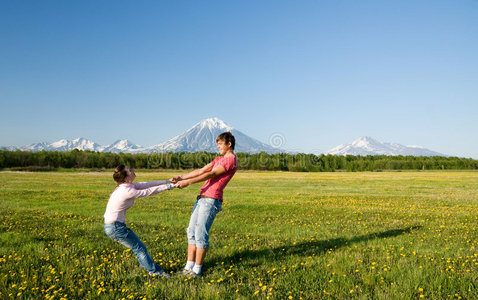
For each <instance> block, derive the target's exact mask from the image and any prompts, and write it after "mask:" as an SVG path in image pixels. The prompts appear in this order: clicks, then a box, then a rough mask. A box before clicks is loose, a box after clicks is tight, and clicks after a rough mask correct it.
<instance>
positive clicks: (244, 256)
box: [206, 226, 422, 267]
mask: <svg viewBox="0 0 478 300" xmlns="http://www.w3.org/2000/svg"><path fill="white" fill-rule="evenodd" d="M421 227H422V226H411V227H407V228H403V229H392V230H387V231H383V232H375V233H370V234H366V235H361V236H357V237H353V238H351V239H346V238H335V239H328V240H318V241H308V242H303V243H297V244H293V245H284V246H280V247H275V248H268V249H262V250H249V249H246V250H242V251H238V252H236V253H234V254H232V255H227V256H223V257H216V258H214V259H212V260H210V261H208V262H206V265H207V266H209V267H212V266H214V265H217V264H221V263H222V262H224V263H226V262H227V263H229V264H238V263H240V264H242V265H248V266H258V265H261V264H262V263H263V261H264V260H268V261H271V260H281V259H284V256H291V255H295V256H313V255H319V254H321V253H324V252H326V251H329V250H336V249H338V248H341V247H344V246H350V245H352V244H356V243H362V242H367V241H370V240H374V239H385V238H391V237H396V236H399V235H402V234H406V233H411V232H412V230H415V229H419V228H421Z"/></svg>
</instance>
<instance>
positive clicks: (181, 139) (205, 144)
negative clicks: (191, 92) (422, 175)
mask: <svg viewBox="0 0 478 300" xmlns="http://www.w3.org/2000/svg"><path fill="white" fill-rule="evenodd" d="M225 131H230V132H231V133H232V134H233V135H234V137H235V138H236V147H235V151H236V152H245V153H259V152H266V153H279V152H287V151H285V150H283V149H280V148H279V147H274V146H276V145H269V144H266V143H263V142H261V141H259V140H257V139H254V138H252V137H249V136H247V135H246V134H244V133H242V132H241V131H239V130H237V129H235V128H233V127H231V126H229V125H227V124H226V123H224V122H223V121H222V120H220V119H218V118H209V119H205V120H202V121H201V122H199V123H197V124H195V125H194V126H193V127H191V128H190V129H188V130H186V131H185V132H184V133H182V134H180V135H178V136H175V137H173V138H172V139H170V140H168V141H166V142H163V143H160V144H157V145H154V146H149V147H143V146H141V145H136V144H134V143H132V142H131V141H129V140H125V139H123V140H117V141H116V142H114V143H112V144H110V145H106V146H102V145H99V144H97V143H95V142H93V141H91V140H88V139H85V138H76V139H74V140H71V141H70V140H66V139H61V140H59V141H56V142H53V143H46V142H41V143H35V144H30V145H26V146H23V147H20V148H16V147H5V149H7V150H23V151H42V150H45V151H70V150H73V149H78V150H90V151H95V152H113V153H120V152H124V153H155V152H198V151H206V152H217V148H216V137H217V136H218V135H219V134H221V133H222V132H225ZM271 143H274V140H272V141H271ZM277 144H278V146H280V140H279V143H277ZM325 154H334V155H348V154H349V155H404V156H406V155H413V156H446V155H444V154H441V153H438V152H435V151H432V150H429V149H426V148H423V147H420V146H403V145H400V144H395V143H382V142H379V141H376V140H374V139H373V138H370V137H360V138H359V139H357V140H355V141H353V142H351V143H349V144H344V145H339V146H337V147H335V148H333V149H330V150H329V151H327V152H325Z"/></svg>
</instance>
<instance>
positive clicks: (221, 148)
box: [217, 140, 231, 155]
mask: <svg viewBox="0 0 478 300" xmlns="http://www.w3.org/2000/svg"><path fill="white" fill-rule="evenodd" d="M217 149H219V153H220V154H221V155H224V154H226V153H227V152H228V151H229V150H230V149H231V143H230V142H229V143H227V144H226V142H225V141H223V140H219V141H217Z"/></svg>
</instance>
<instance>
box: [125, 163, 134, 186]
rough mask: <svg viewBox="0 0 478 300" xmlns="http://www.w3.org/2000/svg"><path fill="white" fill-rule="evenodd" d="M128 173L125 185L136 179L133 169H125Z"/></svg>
mask: <svg viewBox="0 0 478 300" xmlns="http://www.w3.org/2000/svg"><path fill="white" fill-rule="evenodd" d="M126 169H127V172H128V177H126V180H125V182H127V183H132V182H133V181H134V179H135V178H136V174H135V173H134V170H133V169H130V168H129V167H127V168H126Z"/></svg>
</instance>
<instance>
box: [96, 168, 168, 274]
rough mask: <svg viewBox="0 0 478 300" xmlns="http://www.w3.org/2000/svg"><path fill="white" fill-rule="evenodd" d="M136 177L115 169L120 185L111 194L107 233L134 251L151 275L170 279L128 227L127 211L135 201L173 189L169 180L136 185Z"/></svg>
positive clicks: (106, 226) (108, 207) (114, 177)
mask: <svg viewBox="0 0 478 300" xmlns="http://www.w3.org/2000/svg"><path fill="white" fill-rule="evenodd" d="M135 178H136V174H135V173H134V171H133V170H132V169H130V168H128V167H127V166H125V165H120V166H118V167H117V168H116V169H115V172H114V174H113V179H114V180H115V181H116V182H117V183H118V185H117V186H116V188H115V190H114V191H113V193H111V195H110V198H109V200H108V204H107V206H106V212H105V215H104V217H105V233H106V235H107V236H109V237H110V238H111V239H113V240H114V241H116V242H118V243H120V244H122V245H123V246H125V247H127V248H129V249H131V250H132V251H133V253H134V254H135V255H136V258H137V259H138V262H139V264H140V265H141V266H142V267H144V268H145V269H146V270H147V271H148V272H149V275H156V276H163V277H169V275H168V274H166V273H165V272H164V271H163V269H162V268H161V267H160V266H159V265H157V264H156V263H155V262H154V261H153V259H152V258H151V256H150V255H149V253H148V250H147V249H146V246H145V245H144V244H143V242H141V241H140V240H139V238H138V237H137V236H136V234H135V233H134V232H133V231H132V230H131V229H130V228H128V227H126V225H125V217H126V210H127V209H129V208H130V207H131V206H133V204H134V199H136V198H140V197H147V196H151V195H155V194H158V193H161V192H163V191H166V190H171V189H173V188H174V184H172V183H171V182H170V181H168V180H159V181H152V182H140V183H133V181H134V179H135Z"/></svg>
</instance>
